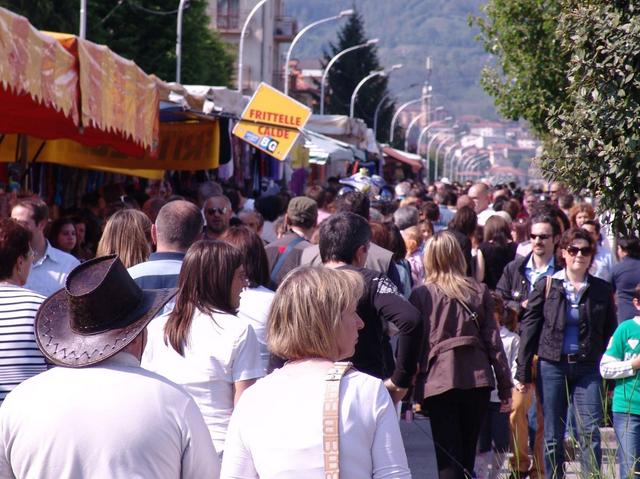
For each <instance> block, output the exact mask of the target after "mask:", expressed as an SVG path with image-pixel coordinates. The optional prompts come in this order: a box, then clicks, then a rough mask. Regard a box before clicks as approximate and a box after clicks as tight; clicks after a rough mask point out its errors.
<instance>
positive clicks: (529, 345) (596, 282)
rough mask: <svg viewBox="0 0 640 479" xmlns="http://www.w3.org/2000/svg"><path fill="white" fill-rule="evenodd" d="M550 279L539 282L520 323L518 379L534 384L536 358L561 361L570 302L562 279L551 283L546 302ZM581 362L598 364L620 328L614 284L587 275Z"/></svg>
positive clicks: (581, 308)
mask: <svg viewBox="0 0 640 479" xmlns="http://www.w3.org/2000/svg"><path fill="white" fill-rule="evenodd" d="M546 283H547V281H546V280H544V281H543V280H540V281H538V282H537V283H536V284H535V286H534V288H533V291H531V294H530V295H529V302H528V303H527V308H526V311H525V313H524V316H523V318H522V322H521V323H520V351H519V354H518V369H517V373H516V379H517V380H518V381H520V382H522V383H530V382H531V381H532V378H531V362H532V360H533V355H534V354H537V355H538V357H539V358H540V359H546V360H547V361H560V356H561V355H562V344H563V342H564V328H565V324H566V316H567V308H566V302H567V299H566V297H565V293H564V287H563V286H562V280H561V279H553V280H552V281H551V284H550V287H549V292H548V296H547V297H546V299H545V295H546V293H545V289H546ZM578 309H579V315H580V319H579V322H578V353H577V354H578V361H580V362H584V363H593V364H598V363H599V362H600V358H601V357H602V353H604V351H605V349H606V348H607V343H608V342H609V338H610V337H611V335H612V334H613V332H614V331H615V329H616V326H617V321H616V310H615V306H614V303H613V291H612V288H611V284H609V283H608V282H606V281H604V280H602V279H600V278H596V277H595V276H591V275H590V274H589V275H587V289H586V291H585V292H584V293H583V294H582V297H581V298H580V304H579V308H578Z"/></svg>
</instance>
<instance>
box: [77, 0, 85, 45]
mask: <svg viewBox="0 0 640 479" xmlns="http://www.w3.org/2000/svg"><path fill="white" fill-rule="evenodd" d="M79 37H80V38H82V39H83V40H84V39H85V38H86V37H87V0H80V35H79Z"/></svg>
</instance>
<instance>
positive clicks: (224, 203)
mask: <svg viewBox="0 0 640 479" xmlns="http://www.w3.org/2000/svg"><path fill="white" fill-rule="evenodd" d="M202 212H203V213H204V218H205V220H206V225H205V229H204V238H206V239H214V240H215V239H218V238H220V236H222V235H223V234H224V232H225V231H227V229H228V228H229V222H230V221H231V217H232V216H233V208H232V205H231V201H230V200H229V198H227V197H226V196H224V195H215V196H211V197H210V198H207V200H206V201H205V202H204V205H203V206H202Z"/></svg>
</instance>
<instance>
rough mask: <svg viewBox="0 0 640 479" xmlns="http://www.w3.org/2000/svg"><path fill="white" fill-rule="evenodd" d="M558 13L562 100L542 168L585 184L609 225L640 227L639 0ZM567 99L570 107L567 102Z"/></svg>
mask: <svg viewBox="0 0 640 479" xmlns="http://www.w3.org/2000/svg"><path fill="white" fill-rule="evenodd" d="M571 3H572V4H568V5H567V8H566V10H565V12H564V13H563V14H562V15H561V16H560V18H559V20H560V21H559V23H558V31H559V32H562V37H561V46H562V48H563V50H564V51H566V52H570V54H571V58H570V62H569V64H568V66H569V68H568V70H567V72H566V75H567V78H568V86H567V88H566V89H565V93H566V95H567V102H566V103H564V104H560V105H559V106H558V107H556V108H555V109H554V110H553V111H552V112H551V115H550V121H549V127H550V129H551V130H550V131H551V137H550V144H549V147H548V148H547V154H546V155H545V156H544V157H543V159H542V162H541V167H542V169H543V171H544V172H545V174H546V175H547V176H549V177H550V178H559V179H561V180H562V181H564V182H566V183H567V184H569V185H570V186H571V187H573V188H574V189H576V190H578V189H581V188H588V189H589V190H591V191H592V192H593V193H594V195H595V196H596V197H597V198H598V200H599V203H600V206H601V208H602V209H603V210H607V211H610V212H613V225H614V229H615V230H617V231H619V232H623V233H624V232H632V231H638V230H640V214H639V209H638V206H639V204H640V203H639V200H640V167H639V161H640V11H639V10H638V7H637V6H635V3H636V2H625V1H619V2H608V1H605V0H603V1H589V2H577V1H575V2H571ZM569 105H570V106H569Z"/></svg>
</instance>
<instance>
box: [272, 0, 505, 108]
mask: <svg viewBox="0 0 640 479" xmlns="http://www.w3.org/2000/svg"><path fill="white" fill-rule="evenodd" d="M284 3H285V8H286V12H287V14H288V15H291V16H294V17H295V18H297V19H298V25H299V27H300V28H302V27H303V26H305V25H307V24H309V23H310V22H312V21H314V20H318V19H321V18H326V17H329V16H332V15H336V14H337V13H338V12H340V11H341V10H344V9H347V8H352V6H354V5H355V7H356V8H357V9H358V10H359V11H360V13H361V14H362V15H363V17H364V20H365V28H366V32H367V35H368V37H369V38H376V37H377V38H379V39H380V43H379V44H378V50H379V55H380V60H381V63H382V64H383V65H385V66H390V65H392V64H394V63H403V64H404V65H405V67H404V68H403V69H402V70H400V71H399V72H396V73H394V74H393V75H392V76H391V86H392V91H394V92H395V93H397V96H398V98H399V100H400V101H403V100H410V99H413V98H417V97H418V96H419V95H420V89H419V88H413V89H411V90H410V91H407V90H406V88H405V87H406V86H407V85H411V84H413V83H416V82H418V83H422V82H424V80H425V60H426V58H427V56H430V57H431V58H432V65H433V71H432V75H431V83H432V85H433V94H434V103H433V104H434V105H436V106H438V105H444V106H445V107H446V108H447V109H449V110H451V111H452V112H454V113H455V114H458V115H460V114H477V115H482V116H485V117H489V118H496V112H495V109H494V107H493V102H492V99H491V98H490V97H489V96H488V95H487V94H485V93H484V91H483V90H482V88H481V86H480V81H479V79H480V71H481V70H482V67H483V66H484V65H485V64H487V63H489V62H491V58H490V56H489V55H488V54H486V53H485V52H484V50H483V48H482V45H481V44H480V43H478V42H476V41H475V40H474V36H475V35H476V34H477V30H476V29H474V28H471V27H469V25H468V18H469V15H478V14H479V13H480V6H481V5H482V4H483V3H484V2H483V1H482V0H448V1H447V0H330V1H327V0H285V2H284ZM339 28H340V22H333V23H328V24H325V25H323V26H320V27H317V28H316V29H314V30H311V31H310V32H309V33H307V34H306V35H305V36H304V37H303V38H302V39H301V40H300V42H299V43H298V45H297V46H296V49H295V51H294V53H293V56H294V57H297V58H318V57H320V56H321V54H322V48H323V47H326V46H327V45H328V42H329V41H332V40H334V39H335V37H336V32H337V30H338V29H339ZM287 47H288V45H287Z"/></svg>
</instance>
